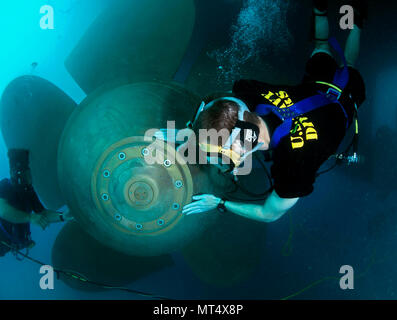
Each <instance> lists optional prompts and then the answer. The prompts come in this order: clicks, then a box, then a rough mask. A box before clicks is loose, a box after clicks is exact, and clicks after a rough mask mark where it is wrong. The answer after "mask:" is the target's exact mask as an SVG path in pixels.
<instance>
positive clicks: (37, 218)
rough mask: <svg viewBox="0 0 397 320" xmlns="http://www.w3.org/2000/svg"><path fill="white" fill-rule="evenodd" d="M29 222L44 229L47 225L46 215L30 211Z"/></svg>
mask: <svg viewBox="0 0 397 320" xmlns="http://www.w3.org/2000/svg"><path fill="white" fill-rule="evenodd" d="M30 222H32V223H33V224H35V225H38V226H39V227H41V228H42V229H43V230H45V229H46V228H47V227H48V225H49V222H48V219H47V217H46V216H44V215H42V214H37V213H36V214H33V213H32V215H31V216H30Z"/></svg>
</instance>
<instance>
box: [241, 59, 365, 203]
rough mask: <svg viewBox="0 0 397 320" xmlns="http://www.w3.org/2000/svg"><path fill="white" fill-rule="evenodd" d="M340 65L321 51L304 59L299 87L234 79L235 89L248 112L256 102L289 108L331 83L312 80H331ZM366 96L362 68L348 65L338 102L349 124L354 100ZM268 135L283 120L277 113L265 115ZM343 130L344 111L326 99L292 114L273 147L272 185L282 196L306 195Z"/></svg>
mask: <svg viewBox="0 0 397 320" xmlns="http://www.w3.org/2000/svg"><path fill="white" fill-rule="evenodd" d="M337 69H338V65H337V63H336V61H335V59H334V58H332V57H331V56H329V55H328V54H325V53H317V54H315V55H314V56H313V57H312V58H311V59H310V60H309V61H308V63H307V66H306V73H305V76H304V78H303V81H302V83H301V84H299V85H297V86H275V85H270V84H267V83H264V82H260V81H256V80H240V81H237V82H236V83H235V84H234V87H233V93H234V94H235V95H236V97H237V98H240V99H241V100H243V101H244V102H245V103H246V104H247V105H248V107H249V108H250V110H251V111H255V108H256V107H257V106H258V105H259V104H273V105H276V106H278V107H281V108H283V107H288V106H290V105H292V104H294V103H296V102H298V101H301V100H303V99H305V98H307V97H310V96H314V95H316V94H317V93H318V91H319V90H320V91H325V92H326V91H327V89H328V88H329V86H327V85H324V84H317V83H315V82H316V81H323V82H327V83H332V82H333V78H334V74H335V71H336V70H337ZM364 100H365V85H364V81H363V79H362V77H361V75H360V73H359V72H358V71H357V70H356V69H353V68H349V82H348V84H347V86H346V88H345V90H344V91H343V94H342V96H341V98H340V100H339V101H340V102H341V103H342V104H343V106H344V109H345V111H346V113H347V116H348V120H349V124H351V122H352V118H353V115H354V110H355V107H354V103H356V104H357V106H360V105H361V104H362V103H363V101H364ZM263 119H264V120H265V122H266V124H267V125H268V127H269V130H270V135H272V134H273V132H274V130H275V129H276V128H277V127H278V126H279V125H280V124H281V120H279V118H277V116H275V115H273V114H271V115H268V116H264V117H263ZM345 134H346V116H345V114H344V112H343V110H342V108H341V106H340V105H339V104H335V103H334V104H329V105H327V106H324V107H322V108H319V109H316V110H314V111H311V112H309V113H307V114H305V115H304V116H301V117H298V118H295V119H294V120H293V125H292V128H291V132H290V134H289V135H288V136H286V137H284V138H283V139H282V140H281V141H280V143H279V145H278V146H277V148H276V149H275V150H274V151H273V165H272V168H271V173H272V178H273V180H274V188H275V191H276V192H277V194H278V195H279V196H280V197H282V198H296V197H303V196H307V195H309V194H310V193H311V192H312V191H313V184H314V182H315V179H316V175H317V172H318V169H319V168H320V166H321V165H322V164H323V163H324V162H325V161H326V160H327V159H328V158H329V157H330V156H331V155H333V154H335V153H336V151H337V149H338V147H339V145H340V144H341V142H342V140H343V138H344V136H345Z"/></svg>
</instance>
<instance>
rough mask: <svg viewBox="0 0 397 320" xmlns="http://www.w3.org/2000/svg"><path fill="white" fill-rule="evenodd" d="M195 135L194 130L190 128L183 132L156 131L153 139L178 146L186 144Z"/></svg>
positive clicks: (170, 130)
mask: <svg viewBox="0 0 397 320" xmlns="http://www.w3.org/2000/svg"><path fill="white" fill-rule="evenodd" d="M193 133H194V132H193V130H192V129H190V128H184V129H181V130H178V129H160V130H159V131H156V132H155V133H154V135H153V137H155V138H156V139H158V140H161V141H165V142H167V141H170V142H174V143H176V144H184V143H185V141H187V140H189V138H190V137H191V136H192V134H193ZM186 138H187V139H186ZM169 139H170V140H169Z"/></svg>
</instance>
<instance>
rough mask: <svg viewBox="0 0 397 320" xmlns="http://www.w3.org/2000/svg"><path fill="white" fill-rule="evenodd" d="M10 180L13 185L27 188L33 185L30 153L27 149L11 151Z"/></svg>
mask: <svg viewBox="0 0 397 320" xmlns="http://www.w3.org/2000/svg"><path fill="white" fill-rule="evenodd" d="M8 158H9V161H10V178H11V183H12V184H13V185H21V186H27V185H31V184H32V176H31V173H30V168H29V151H28V150H25V149H10V150H9V151H8Z"/></svg>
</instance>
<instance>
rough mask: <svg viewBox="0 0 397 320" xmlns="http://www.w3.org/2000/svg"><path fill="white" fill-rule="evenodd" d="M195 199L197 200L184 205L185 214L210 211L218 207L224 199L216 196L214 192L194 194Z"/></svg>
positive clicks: (183, 211)
mask: <svg viewBox="0 0 397 320" xmlns="http://www.w3.org/2000/svg"><path fill="white" fill-rule="evenodd" d="M193 200H195V201H194V202H192V203H190V204H187V205H186V206H184V207H183V210H182V213H183V214H186V215H187V216H188V215H190V214H196V213H204V212H208V211H211V210H214V209H216V208H217V207H218V205H219V203H220V202H221V201H222V199H220V198H218V197H215V196H214V195H212V194H203V195H198V196H193Z"/></svg>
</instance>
